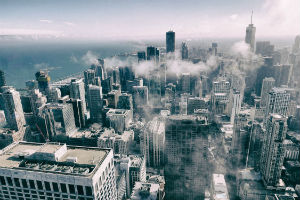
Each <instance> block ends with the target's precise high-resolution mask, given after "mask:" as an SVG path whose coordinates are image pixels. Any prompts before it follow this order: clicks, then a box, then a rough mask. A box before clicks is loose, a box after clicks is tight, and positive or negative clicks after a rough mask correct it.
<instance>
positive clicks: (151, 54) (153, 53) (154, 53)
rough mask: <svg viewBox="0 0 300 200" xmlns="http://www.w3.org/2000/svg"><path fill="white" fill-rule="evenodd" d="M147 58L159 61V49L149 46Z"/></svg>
mask: <svg viewBox="0 0 300 200" xmlns="http://www.w3.org/2000/svg"><path fill="white" fill-rule="evenodd" d="M147 60H153V61H155V62H159V50H158V49H157V48H156V47H153V46H150V47H147Z"/></svg>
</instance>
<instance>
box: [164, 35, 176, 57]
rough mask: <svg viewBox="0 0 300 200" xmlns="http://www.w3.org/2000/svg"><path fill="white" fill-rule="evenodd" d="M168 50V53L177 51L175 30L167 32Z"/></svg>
mask: <svg viewBox="0 0 300 200" xmlns="http://www.w3.org/2000/svg"><path fill="white" fill-rule="evenodd" d="M166 51H167V53H169V52H174V51H175V32H174V31H168V32H166Z"/></svg>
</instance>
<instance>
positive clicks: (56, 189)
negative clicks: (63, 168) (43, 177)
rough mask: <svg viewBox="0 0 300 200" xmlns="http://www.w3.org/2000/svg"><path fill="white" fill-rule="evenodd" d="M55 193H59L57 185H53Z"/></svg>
mask: <svg viewBox="0 0 300 200" xmlns="http://www.w3.org/2000/svg"><path fill="white" fill-rule="evenodd" d="M52 186H53V190H54V192H59V190H58V185H57V183H52Z"/></svg>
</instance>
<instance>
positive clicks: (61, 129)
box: [46, 103, 76, 137]
mask: <svg viewBox="0 0 300 200" xmlns="http://www.w3.org/2000/svg"><path fill="white" fill-rule="evenodd" d="M46 110H47V111H48V112H50V113H51V114H52V116H53V118H52V119H51V122H52V124H53V130H54V133H53V135H52V136H53V137H55V136H56V137H61V136H68V135H70V134H72V133H73V132H74V131H75V130H76V126H75V119H74V111H73V106H72V105H71V104H60V103H49V104H46Z"/></svg>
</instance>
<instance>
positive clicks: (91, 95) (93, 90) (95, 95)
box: [88, 85, 103, 123]
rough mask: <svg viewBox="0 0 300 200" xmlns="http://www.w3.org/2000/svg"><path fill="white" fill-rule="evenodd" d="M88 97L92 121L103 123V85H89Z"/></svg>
mask: <svg viewBox="0 0 300 200" xmlns="http://www.w3.org/2000/svg"><path fill="white" fill-rule="evenodd" d="M88 99H89V108H90V115H91V121H92V122H97V123H101V122H102V108H103V97H102V87H101V86H96V85H89V86H88Z"/></svg>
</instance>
